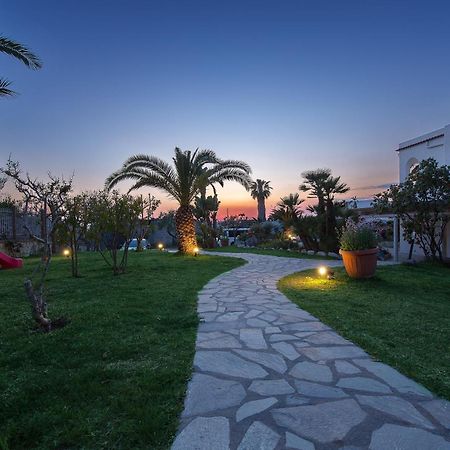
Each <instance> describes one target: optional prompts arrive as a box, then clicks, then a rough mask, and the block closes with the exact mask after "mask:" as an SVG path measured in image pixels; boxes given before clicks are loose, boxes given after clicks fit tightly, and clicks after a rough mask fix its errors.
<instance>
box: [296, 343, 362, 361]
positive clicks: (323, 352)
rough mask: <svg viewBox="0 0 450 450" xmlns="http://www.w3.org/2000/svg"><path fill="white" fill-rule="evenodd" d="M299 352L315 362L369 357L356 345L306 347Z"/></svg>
mask: <svg viewBox="0 0 450 450" xmlns="http://www.w3.org/2000/svg"><path fill="white" fill-rule="evenodd" d="M299 351H300V352H301V353H303V354H304V355H305V356H307V357H308V358H309V359H312V360H313V361H320V360H330V359H343V358H360V357H362V356H367V354H366V353H365V352H364V351H363V350H361V349H360V348H359V347H356V346H355V345H348V346H342V347H305V348H302V349H299Z"/></svg>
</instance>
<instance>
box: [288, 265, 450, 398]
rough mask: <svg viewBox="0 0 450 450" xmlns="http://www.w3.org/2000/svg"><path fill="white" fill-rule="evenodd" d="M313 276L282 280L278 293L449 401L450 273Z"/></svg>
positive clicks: (385, 270)
mask: <svg viewBox="0 0 450 450" xmlns="http://www.w3.org/2000/svg"><path fill="white" fill-rule="evenodd" d="M335 272H336V279H335V280H331V281H327V280H319V279H318V277H317V274H316V273H315V272H313V271H308V272H301V273H297V274H294V275H290V276H288V277H286V278H283V279H282V280H280V282H279V289H280V290H281V291H283V292H284V294H286V295H287V297H289V298H290V299H291V300H292V301H294V302H295V303H297V304H298V305H299V306H300V307H301V308H303V309H305V310H306V311H309V312H310V313H312V314H314V315H315V316H316V317H318V318H319V319H320V320H322V321H323V322H324V323H326V324H328V325H330V326H331V327H333V328H334V329H335V330H337V331H338V332H339V333H340V334H341V335H343V336H345V337H346V338H348V339H350V340H352V341H353V342H355V343H356V344H358V345H360V346H361V347H362V348H363V349H365V350H366V351H367V352H369V353H370V354H371V355H372V356H373V357H375V358H376V359H379V360H381V361H383V362H385V363H387V364H390V365H392V366H394V367H396V368H397V369H398V370H399V371H401V372H402V373H404V374H405V375H408V376H410V377H412V378H414V379H415V380H417V381H419V382H420V383H422V384H423V385H425V386H426V387H428V388H429V389H431V390H432V391H434V392H435V393H436V394H438V395H441V396H443V397H446V398H447V399H450V348H449V345H450V269H449V268H448V267H442V266H435V265H428V264H421V265H417V266H405V265H400V266H391V267H380V268H378V269H377V275H376V277H375V278H373V279H371V280H352V279H350V278H349V277H348V276H347V275H346V273H345V270H344V269H337V270H336V271H335Z"/></svg>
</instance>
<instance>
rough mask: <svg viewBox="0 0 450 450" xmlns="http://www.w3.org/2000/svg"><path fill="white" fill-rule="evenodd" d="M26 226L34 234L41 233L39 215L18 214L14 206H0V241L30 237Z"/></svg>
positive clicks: (38, 234) (39, 234) (21, 239)
mask: <svg viewBox="0 0 450 450" xmlns="http://www.w3.org/2000/svg"><path fill="white" fill-rule="evenodd" d="M25 227H27V228H28V229H29V230H30V231H31V232H32V233H33V234H34V235H36V236H41V235H42V225H41V220H40V217H39V216H38V215H36V214H19V213H18V212H17V210H16V208H14V207H7V208H0V241H2V240H4V241H8V240H9V241H24V240H27V239H29V238H30V233H29V231H27V229H26V228H25Z"/></svg>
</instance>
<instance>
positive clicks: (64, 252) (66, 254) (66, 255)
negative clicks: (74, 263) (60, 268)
mask: <svg viewBox="0 0 450 450" xmlns="http://www.w3.org/2000/svg"><path fill="white" fill-rule="evenodd" d="M63 255H64V256H65V257H66V258H68V257H69V256H70V250H69V249H68V248H65V249H64V250H63Z"/></svg>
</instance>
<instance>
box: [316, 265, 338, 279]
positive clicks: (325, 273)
mask: <svg viewBox="0 0 450 450" xmlns="http://www.w3.org/2000/svg"><path fill="white" fill-rule="evenodd" d="M317 272H319V275H320V276H321V277H327V280H332V279H333V278H334V271H333V270H331V269H330V268H329V267H327V266H320V267H319V268H318V269H317Z"/></svg>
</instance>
